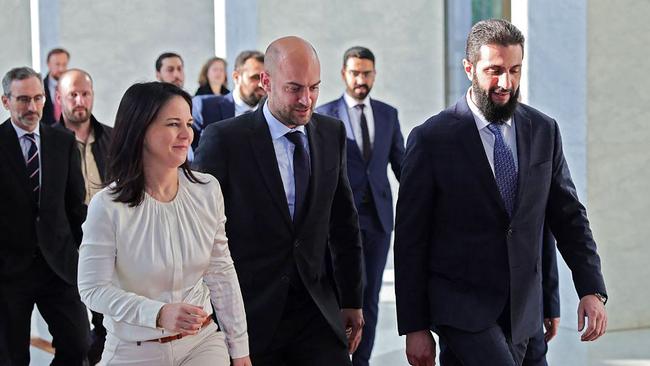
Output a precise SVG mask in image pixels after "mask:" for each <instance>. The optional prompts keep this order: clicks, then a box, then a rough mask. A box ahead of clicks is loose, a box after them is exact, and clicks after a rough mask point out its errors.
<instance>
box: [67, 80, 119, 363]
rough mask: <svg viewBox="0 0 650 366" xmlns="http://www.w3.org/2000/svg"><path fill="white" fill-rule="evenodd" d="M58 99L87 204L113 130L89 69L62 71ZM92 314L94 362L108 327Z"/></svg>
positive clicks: (102, 168)
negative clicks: (97, 107)
mask: <svg viewBox="0 0 650 366" xmlns="http://www.w3.org/2000/svg"><path fill="white" fill-rule="evenodd" d="M56 98H57V101H58V103H59V104H60V105H61V120H60V121H59V123H58V124H56V125H54V128H58V129H68V130H70V131H72V132H73V133H74V135H75V138H76V140H77V144H76V145H77V149H78V150H79V153H80V156H81V172H82V173H83V177H84V184H85V187H86V196H85V197H84V201H85V203H86V205H87V204H88V203H89V202H90V199H91V198H92V197H93V195H94V194H95V193H97V192H98V191H99V190H101V189H102V183H104V177H105V173H106V169H105V168H106V162H107V160H108V146H109V144H110V142H111V136H112V134H113V129H112V128H110V127H108V126H106V125H104V124H101V123H99V121H97V119H96V118H95V117H94V116H93V115H92V110H93V103H94V99H95V93H94V91H93V79H92V78H91V77H90V74H88V73H87V72H85V71H83V70H79V69H70V70H68V71H66V72H64V73H63V74H61V77H60V78H59V84H58V86H57V92H56ZM92 313H93V318H92V323H93V326H94V328H93V331H92V333H91V336H92V344H91V347H90V350H89V353H88V359H89V360H90V362H91V364H93V365H94V364H96V363H97V362H99V360H100V358H101V354H102V351H103V349H104V340H105V338H106V329H105V328H104V326H103V325H102V320H103V317H102V314H99V313H96V312H94V311H93V312H92Z"/></svg>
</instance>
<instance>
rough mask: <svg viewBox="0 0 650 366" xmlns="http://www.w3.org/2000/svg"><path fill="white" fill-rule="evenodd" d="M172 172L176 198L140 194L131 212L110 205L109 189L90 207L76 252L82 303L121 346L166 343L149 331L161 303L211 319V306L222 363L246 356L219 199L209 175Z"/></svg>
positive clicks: (243, 325) (153, 328) (239, 303)
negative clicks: (223, 350) (221, 339)
mask: <svg viewBox="0 0 650 366" xmlns="http://www.w3.org/2000/svg"><path fill="white" fill-rule="evenodd" d="M194 174H195V175H196V177H197V178H198V179H199V180H200V181H202V182H206V183H207V184H198V183H192V182H190V181H189V180H188V179H187V178H186V177H185V174H184V173H183V172H182V170H180V169H179V170H178V181H179V187H178V193H177V194H176V197H175V198H174V199H173V200H172V201H170V202H160V201H157V200H155V199H154V198H153V197H151V196H149V195H148V194H146V193H145V198H144V201H143V202H142V203H141V204H140V205H138V206H137V207H129V205H128V204H124V203H121V202H115V201H113V194H112V193H111V191H110V187H109V188H105V189H103V190H102V191H100V192H98V193H97V194H96V195H95V196H94V197H93V199H92V200H91V201H90V205H89V207H88V216H87V219H86V222H85V223H84V224H83V226H82V228H83V234H84V235H83V241H82V243H81V247H80V248H79V274H78V286H79V293H80V294H81V299H82V301H83V302H84V303H85V304H86V305H87V306H88V307H89V308H90V309H92V310H94V311H96V312H99V313H102V314H104V326H105V327H106V329H107V331H108V332H109V333H112V334H113V335H114V336H116V337H117V338H119V339H121V340H124V341H144V340H149V339H155V338H161V337H167V336H170V335H173V334H175V333H169V332H167V331H165V330H164V329H161V328H156V316H157V315H158V312H159V311H160V309H161V308H162V306H163V305H164V304H167V303H177V302H185V303H189V304H192V305H196V306H201V307H203V310H205V311H206V312H207V313H212V308H211V307H210V300H212V304H214V308H215V311H216V315H217V319H218V321H219V325H220V327H221V329H222V330H223V332H224V334H225V336H226V341H227V343H228V350H229V353H230V357H232V358H239V357H244V356H247V355H248V333H247V331H246V329H247V328H246V314H245V312H244V303H243V300H242V295H241V290H240V288H239V282H238V280H237V273H236V272H235V267H234V265H233V261H232V258H231V257H230V250H229V249H228V239H227V238H226V232H225V223H226V216H225V213H224V204H223V195H222V193H221V188H220V187H219V182H218V181H217V180H216V179H215V178H214V177H213V176H211V175H208V174H201V173H194Z"/></svg>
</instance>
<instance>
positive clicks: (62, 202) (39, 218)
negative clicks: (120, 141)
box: [0, 67, 90, 366]
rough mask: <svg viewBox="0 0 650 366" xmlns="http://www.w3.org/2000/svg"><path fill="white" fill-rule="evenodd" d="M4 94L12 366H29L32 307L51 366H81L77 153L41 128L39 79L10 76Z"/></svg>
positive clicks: (3, 201)
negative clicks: (48, 343)
mask: <svg viewBox="0 0 650 366" xmlns="http://www.w3.org/2000/svg"><path fill="white" fill-rule="evenodd" d="M2 88H3V95H2V104H3V106H4V107H5V108H6V109H7V110H9V112H10V114H11V117H10V118H9V119H8V120H6V121H5V122H4V123H3V124H2V125H0V161H2V164H0V232H2V235H0V294H2V296H3V297H4V302H5V304H4V307H5V308H6V311H5V312H3V314H2V317H3V318H4V320H5V321H6V323H7V324H5V326H4V331H5V332H6V334H5V338H6V340H7V343H8V345H7V350H8V353H9V358H10V360H11V362H10V364H12V365H14V366H27V365H29V359H30V353H29V345H30V332H31V326H30V324H31V317H32V311H33V309H34V305H37V306H38V310H39V312H40V313H41V315H42V316H43V319H44V320H45V322H46V323H47V325H48V329H49V331H50V333H51V334H52V343H53V345H54V347H55V349H56V352H55V354H54V360H53V361H52V365H70V366H73V365H79V366H80V365H83V364H85V362H87V353H88V348H89V347H88V346H89V344H88V343H89V342H88V341H89V339H90V334H89V330H90V325H89V324H88V315H87V312H86V307H85V306H84V305H83V304H82V303H81V299H80V298H79V290H78V288H77V262H78V260H79V255H78V248H79V244H80V243H81V236H82V232H81V224H82V222H83V221H84V219H85V216H86V206H85V205H84V197H85V192H84V182H83V176H82V174H81V170H80V169H79V166H80V164H79V152H78V150H77V146H76V145H75V141H74V137H73V136H72V134H70V133H69V132H63V131H59V130H57V129H55V128H52V127H50V126H48V125H46V124H43V123H40V120H41V116H42V113H43V104H44V103H45V91H44V89H43V83H42V82H41V76H40V75H39V74H38V73H36V72H35V71H34V70H32V69H31V68H28V67H20V68H15V69H12V70H10V71H9V72H7V74H6V75H5V76H4V78H3V79H2ZM0 326H1V324H0ZM0 331H3V329H0ZM0 339H2V337H1V336H0Z"/></svg>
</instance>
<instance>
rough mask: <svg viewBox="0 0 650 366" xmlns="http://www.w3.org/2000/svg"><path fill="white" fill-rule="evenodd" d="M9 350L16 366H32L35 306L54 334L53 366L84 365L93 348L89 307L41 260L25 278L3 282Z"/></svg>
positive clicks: (37, 261)
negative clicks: (89, 351) (33, 312)
mask: <svg viewBox="0 0 650 366" xmlns="http://www.w3.org/2000/svg"><path fill="white" fill-rule="evenodd" d="M0 286H2V289H1V290H0V291H1V292H2V295H3V296H4V297H5V306H6V313H5V314H3V316H6V325H5V330H6V332H7V334H6V335H7V348H8V353H9V358H10V359H11V362H12V363H11V364H12V365H13V366H23V365H24V366H28V365H29V359H30V357H29V347H30V346H29V340H30V333H31V317H32V311H33V309H34V305H36V306H37V307H38V311H39V312H40V313H41V315H42V316H43V318H44V319H45V322H46V323H47V325H48V329H49V331H50V333H51V334H52V344H53V345H54V347H55V349H56V351H55V354H54V360H53V361H52V364H51V365H55V366H56V365H66V366H75V365H85V364H87V353H88V348H89V344H90V325H89V323H88V315H87V312H86V307H85V306H84V305H83V303H82V302H81V299H80V298H79V291H78V289H77V286H76V285H74V286H73V285H70V284H68V283H66V282H65V281H63V280H62V279H61V278H60V277H59V276H57V275H56V274H55V273H54V272H53V271H52V270H51V269H50V267H49V265H48V264H47V263H46V262H45V260H44V259H43V258H42V257H41V256H38V257H37V258H36V260H35V261H34V265H33V266H32V267H31V269H30V270H29V271H27V272H26V273H24V274H23V275H22V276H19V277H14V278H13V279H11V280H9V281H3V283H2V284H1V285H0Z"/></svg>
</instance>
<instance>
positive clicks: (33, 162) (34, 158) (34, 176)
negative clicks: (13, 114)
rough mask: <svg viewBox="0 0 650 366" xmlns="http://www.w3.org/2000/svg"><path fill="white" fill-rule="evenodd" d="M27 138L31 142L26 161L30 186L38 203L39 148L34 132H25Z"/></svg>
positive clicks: (39, 187) (39, 190)
mask: <svg viewBox="0 0 650 366" xmlns="http://www.w3.org/2000/svg"><path fill="white" fill-rule="evenodd" d="M25 138H26V139H27V140H28V141H29V142H30V145H29V151H27V161H26V164H27V176H28V177H29V186H30V188H31V189H32V192H33V194H34V200H35V201H36V203H37V204H38V203H39V200H40V195H41V167H40V165H39V162H38V160H39V159H38V148H37V147H36V138H35V137H34V134H33V133H27V134H25Z"/></svg>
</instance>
